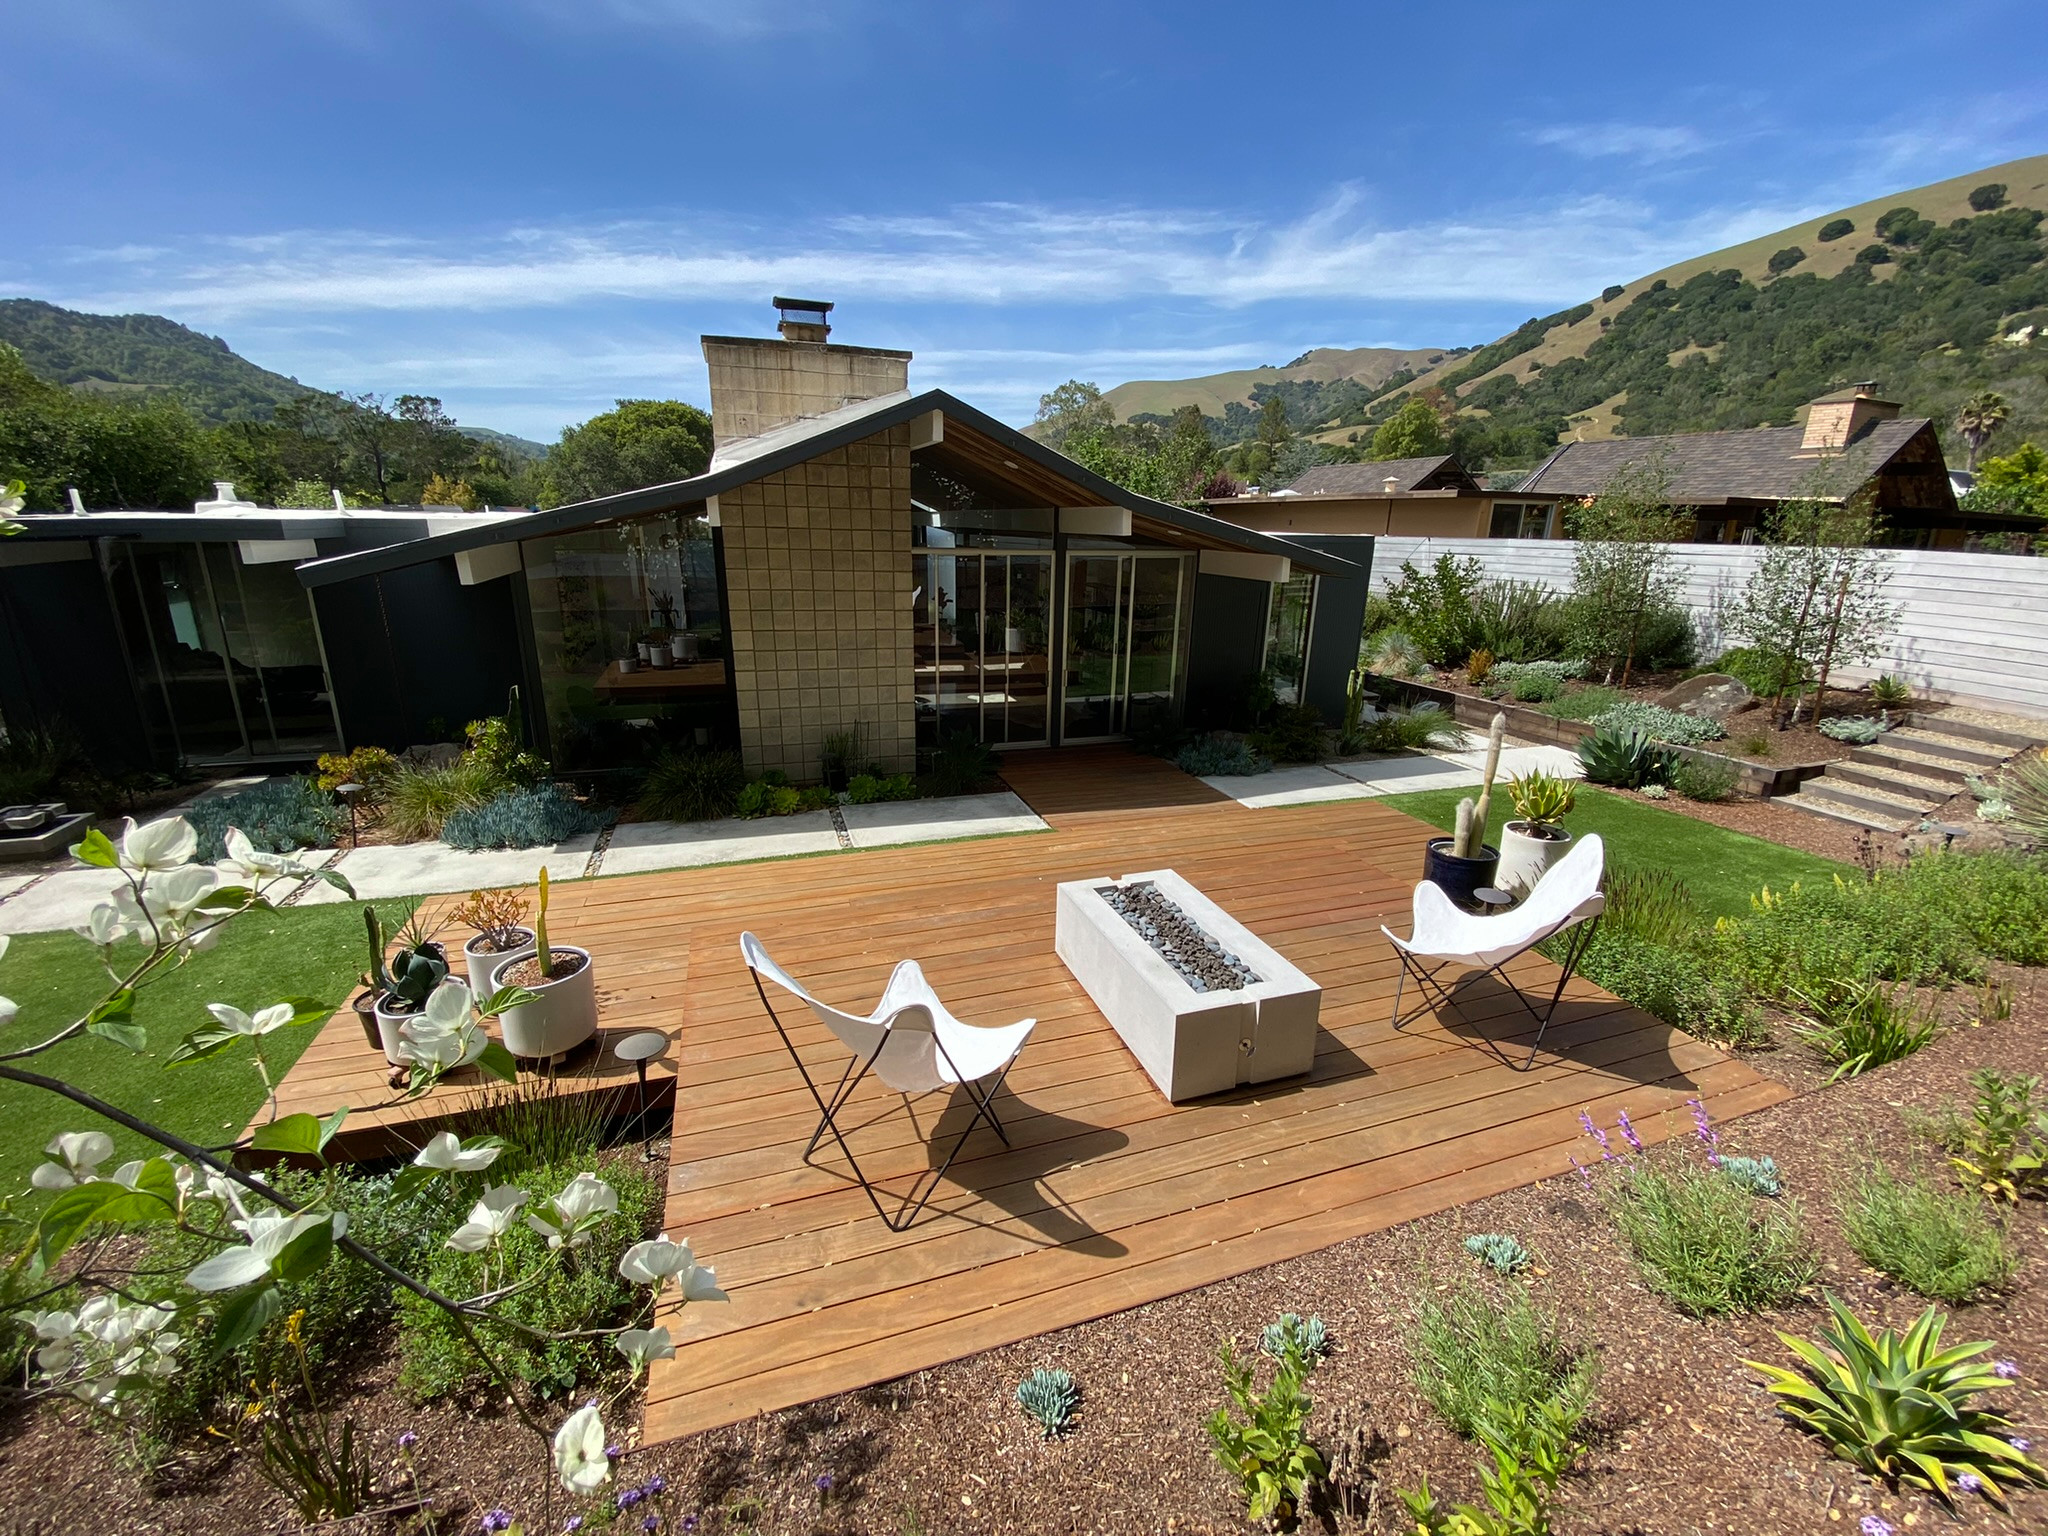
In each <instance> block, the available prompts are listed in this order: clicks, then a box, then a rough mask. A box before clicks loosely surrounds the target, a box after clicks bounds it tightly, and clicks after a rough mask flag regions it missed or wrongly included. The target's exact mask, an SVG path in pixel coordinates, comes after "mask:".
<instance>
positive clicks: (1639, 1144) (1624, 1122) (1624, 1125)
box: [1620, 1109, 1643, 1152]
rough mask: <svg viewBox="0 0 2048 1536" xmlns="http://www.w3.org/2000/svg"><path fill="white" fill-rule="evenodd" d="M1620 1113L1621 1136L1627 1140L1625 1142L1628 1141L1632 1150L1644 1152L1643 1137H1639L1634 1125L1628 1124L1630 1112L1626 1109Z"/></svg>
mask: <svg viewBox="0 0 2048 1536" xmlns="http://www.w3.org/2000/svg"><path fill="white" fill-rule="evenodd" d="M1620 1113H1621V1134H1622V1136H1623V1138H1624V1139H1625V1140H1626V1141H1627V1142H1628V1144H1629V1147H1630V1148H1631V1149H1632V1150H1634V1151H1637V1152H1640V1151H1642V1150H1643V1138H1642V1137H1640V1136H1638V1135H1637V1134H1636V1128H1635V1127H1634V1126H1632V1125H1630V1124H1629V1123H1628V1111H1627V1110H1625V1109H1624V1110H1622V1111H1621V1112H1620Z"/></svg>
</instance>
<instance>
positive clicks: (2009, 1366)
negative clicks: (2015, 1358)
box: [1991, 1360, 2020, 1381]
mask: <svg viewBox="0 0 2048 1536" xmlns="http://www.w3.org/2000/svg"><path fill="white" fill-rule="evenodd" d="M2019 1373H2020V1368H2019V1366H2018V1365H2016V1364H2015V1363H2014V1362H2012V1361H2010V1360H1994V1361H1992V1362H1991V1374H1992V1375H1994V1376H1996V1377H1997V1378H1998V1379H1999V1380H2000V1381H2011V1380H2012V1379H2013V1378H2014V1377H2015V1376H2017V1375H2019Z"/></svg>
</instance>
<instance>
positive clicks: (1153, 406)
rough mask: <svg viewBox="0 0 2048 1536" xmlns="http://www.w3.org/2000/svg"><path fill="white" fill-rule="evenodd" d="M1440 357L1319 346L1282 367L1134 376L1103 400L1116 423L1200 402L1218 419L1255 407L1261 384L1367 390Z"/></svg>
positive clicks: (1429, 350)
mask: <svg viewBox="0 0 2048 1536" xmlns="http://www.w3.org/2000/svg"><path fill="white" fill-rule="evenodd" d="M1444 356H1445V349H1444V348H1442V347H1422V348H1417V349H1415V350H1413V351H1406V352H1404V351H1399V350H1397V349H1395V348H1393V347H1353V348H1350V349H1348V350H1347V349H1345V348H1341V347H1317V348H1316V349H1315V350H1314V351H1312V352H1305V353H1303V354H1302V355H1301V356H1300V357H1298V358H1296V359H1295V360H1294V361H1293V362H1291V363H1289V364H1287V365H1286V366H1285V367H1281V368H1276V367H1272V366H1270V365H1268V366H1265V367H1260V368H1238V369H1233V370H1232V371H1231V372H1229V373H1211V374H1205V375H1204V376H1202V377H1201V378H1197V379H1133V380H1131V381H1130V382H1129V383H1127V384H1119V385H1117V387H1116V388H1115V389H1112V390H1109V391H1108V392H1106V393H1105V394H1104V396H1103V398H1104V399H1105V400H1107V401H1108V402H1109V403H1110V405H1111V406H1112V407H1114V408H1115V410H1116V415H1117V420H1119V421H1129V420H1130V419H1131V418H1132V417H1134V416H1148V415H1149V416H1171V415H1172V414H1173V413H1174V412H1175V411H1176V410H1178V409H1179V408H1180V407H1181V406H1184V405H1198V406H1200V407H1201V408H1202V414H1203V415H1204V416H1214V417H1216V418H1217V419H1218V420H1222V419H1223V418H1224V417H1225V415H1226V413H1227V412H1228V408H1229V407H1230V406H1231V405H1233V404H1235V405H1241V406H1244V407H1246V408H1249V407H1251V406H1252V405H1254V404H1255V403H1256V402H1257V401H1258V400H1259V399H1260V398H1261V395H1260V393H1259V391H1260V387H1261V386H1273V385H1287V384H1297V385H1299V384H1324V385H1327V384H1333V383H1336V382H1338V381H1339V380H1343V379H1351V380H1355V381H1356V382H1357V383H1358V384H1360V385H1362V386H1363V387H1364V392H1366V393H1370V392H1371V391H1373V390H1376V389H1378V388H1379V387H1380V386H1382V385H1383V384H1385V383H1386V382H1387V380H1389V379H1391V378H1392V377H1393V376H1394V375H1395V374H1397V373H1400V372H1402V371H1403V370H1406V371H1409V372H1415V371H1418V370H1421V369H1425V368H1428V367H1429V366H1430V365H1431V364H1433V363H1436V362H1440V361H1441V360H1442V359H1443V357H1444Z"/></svg>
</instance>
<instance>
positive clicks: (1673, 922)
mask: <svg viewBox="0 0 2048 1536" xmlns="http://www.w3.org/2000/svg"><path fill="white" fill-rule="evenodd" d="M1605 890H1606V895H1607V910H1606V911H1605V912H1603V913H1602V914H1601V916H1600V931H1601V932H1603V933H1620V934H1626V935H1628V936H1629V937H1631V938H1634V939H1639V940H1641V941H1642V942H1643V943H1646V944H1662V945H1665V946H1667V947H1670V948H1679V947H1682V946H1684V945H1687V944H1690V943H1691V942H1692V941H1693V940H1694V939H1695V938H1697V937H1698V936H1699V935H1700V934H1701V932H1703V931H1704V929H1705V927H1706V916H1705V914H1704V913H1702V912H1701V911H1700V906H1699V903H1698V902H1697V901H1696V900H1694V898H1693V894H1692V887H1691V886H1689V885H1687V884H1686V883H1685V880H1684V878H1683V877H1682V876H1680V875H1679V874H1677V873H1676V872H1675V871H1673V870H1669V869H1664V868H1662V867H1660V866H1656V865H1651V866H1646V867H1641V868H1638V867H1636V866H1633V865H1626V864H1624V865H1619V866H1613V867H1610V868H1609V869H1608V871H1607V880H1606V885H1605Z"/></svg>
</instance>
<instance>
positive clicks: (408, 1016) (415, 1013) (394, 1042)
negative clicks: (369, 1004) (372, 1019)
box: [377, 997, 422, 1067]
mask: <svg viewBox="0 0 2048 1536" xmlns="http://www.w3.org/2000/svg"><path fill="white" fill-rule="evenodd" d="M421 1012H422V1010H420V1009H418V1008H415V1009H413V1010H412V1011H411V1012H409V1013H392V1012H391V1011H390V1010H388V1009H387V1008H386V1007H385V1006H384V999H383V998H381V997H380V998H378V999H377V1039H378V1042H379V1043H380V1044H382V1045H383V1047H384V1059H385V1060H386V1061H388V1062H390V1063H391V1065H393V1066H394V1067H396V1066H399V1065H401V1064H403V1062H404V1061H405V1058H404V1057H403V1056H401V1055H399V1054H398V1042H399V1034H398V1031H399V1029H400V1028H401V1027H402V1026H403V1025H405V1024H406V1023H408V1022H410V1021H411V1020H413V1019H416V1018H418V1017H419V1016H420V1013H421Z"/></svg>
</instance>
